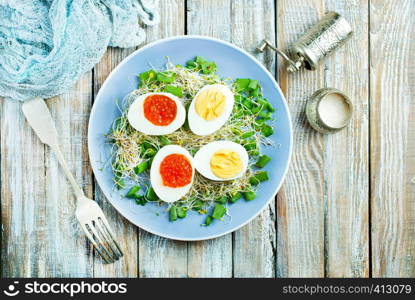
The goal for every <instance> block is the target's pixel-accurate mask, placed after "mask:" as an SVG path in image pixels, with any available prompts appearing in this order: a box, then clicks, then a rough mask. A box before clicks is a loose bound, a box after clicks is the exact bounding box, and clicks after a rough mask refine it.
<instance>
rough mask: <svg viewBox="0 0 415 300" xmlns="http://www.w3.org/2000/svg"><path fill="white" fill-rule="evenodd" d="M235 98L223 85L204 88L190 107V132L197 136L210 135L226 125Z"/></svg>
mask: <svg viewBox="0 0 415 300" xmlns="http://www.w3.org/2000/svg"><path fill="white" fill-rule="evenodd" d="M234 102H235V100H234V96H233V93H232V91H231V90H230V89H229V88H228V87H227V86H226V85H223V84H212V85H206V86H204V87H203V88H202V89H201V90H200V91H199V92H198V93H197V94H196V96H195V97H194V99H193V100H192V103H191V104H190V106H189V112H188V120H189V127H190V130H191V131H192V132H193V133H195V134H197V135H209V134H211V133H213V132H215V131H216V130H218V129H219V128H221V127H222V126H223V124H225V123H226V121H227V120H228V119H229V116H230V115H231V113H232V109H233V104H234Z"/></svg>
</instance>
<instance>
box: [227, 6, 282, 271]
mask: <svg viewBox="0 0 415 300" xmlns="http://www.w3.org/2000/svg"><path fill="white" fill-rule="evenodd" d="M231 24H232V29H231V31H232V42H233V43H234V44H235V45H237V46H239V47H241V48H243V49H245V50H247V51H248V52H250V53H251V54H254V55H256V56H257V59H258V60H259V61H260V62H262V63H263V64H264V65H265V66H266V67H267V69H268V70H270V71H271V72H272V73H275V55H274V53H272V52H271V53H266V55H264V54H256V53H255V48H256V47H257V46H258V44H259V43H260V42H261V41H262V39H264V38H266V39H268V40H269V41H271V42H272V43H274V41H275V6H274V1H272V0H261V1H250V0H239V1H233V2H232V12H231ZM233 242H234V246H233V249H234V252H233V260H234V276H235V277H274V276H275V255H274V254H275V247H276V233H275V202H274V200H273V201H272V202H271V203H270V205H269V206H268V207H267V208H266V209H264V211H263V212H262V213H261V214H260V215H259V216H258V217H257V218H255V219H254V220H253V221H251V222H250V223H249V224H248V225H246V226H244V227H242V228H241V229H239V230H238V231H236V232H235V233H234V239H233Z"/></svg>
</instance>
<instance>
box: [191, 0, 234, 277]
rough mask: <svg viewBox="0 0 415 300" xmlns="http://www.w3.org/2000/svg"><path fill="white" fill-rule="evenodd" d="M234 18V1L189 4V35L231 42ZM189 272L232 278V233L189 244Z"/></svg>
mask: <svg viewBox="0 0 415 300" xmlns="http://www.w3.org/2000/svg"><path fill="white" fill-rule="evenodd" d="M212 16H215V17H214V18H212ZM230 16H231V2H230V1H226V0H215V1H193V0H192V1H187V33H188V34H196V35H207V36H211V37H216V38H220V39H222V40H226V41H230V39H231V19H230ZM194 55H198V54H197V53H194ZM187 269H188V275H189V277H199V278H200V277H222V278H223V277H231V276H232V234H227V235H225V236H222V237H220V238H217V239H213V240H207V241H201V242H189V244H188V267H187Z"/></svg>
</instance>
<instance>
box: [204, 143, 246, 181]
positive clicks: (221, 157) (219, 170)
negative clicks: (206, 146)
mask: <svg viewBox="0 0 415 300" xmlns="http://www.w3.org/2000/svg"><path fill="white" fill-rule="evenodd" d="M242 168H243V166H242V160H241V157H240V156H239V154H238V153H236V152H234V151H232V150H227V149H222V150H219V151H216V152H215V153H214V154H213V156H212V158H211V159H210V169H211V170H212V172H213V174H215V176H217V177H219V178H222V179H229V178H232V177H235V176H236V175H238V174H239V173H240V172H241V171H242Z"/></svg>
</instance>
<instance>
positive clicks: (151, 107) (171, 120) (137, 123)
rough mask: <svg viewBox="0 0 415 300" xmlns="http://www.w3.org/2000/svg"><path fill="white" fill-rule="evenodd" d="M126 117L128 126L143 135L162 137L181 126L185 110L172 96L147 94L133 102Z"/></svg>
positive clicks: (180, 102) (176, 98) (177, 99)
mask: <svg viewBox="0 0 415 300" xmlns="http://www.w3.org/2000/svg"><path fill="white" fill-rule="evenodd" d="M127 117H128V122H129V123H130V125H131V126H132V127H134V129H136V130H138V131H140V132H142V133H144V134H148V135H164V134H169V133H172V132H174V131H176V130H177V129H179V128H180V127H181V126H182V125H183V123H184V121H185V119H186V110H185V108H184V106H183V104H182V101H181V100H180V98H178V97H176V96H175V95H173V94H169V93H147V94H143V95H139V96H138V97H137V98H136V99H135V100H134V102H133V103H132V104H131V106H130V108H129V110H128V116H127Z"/></svg>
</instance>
